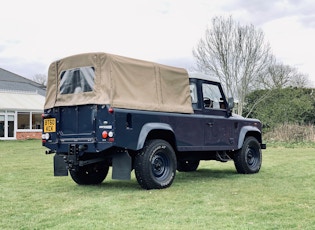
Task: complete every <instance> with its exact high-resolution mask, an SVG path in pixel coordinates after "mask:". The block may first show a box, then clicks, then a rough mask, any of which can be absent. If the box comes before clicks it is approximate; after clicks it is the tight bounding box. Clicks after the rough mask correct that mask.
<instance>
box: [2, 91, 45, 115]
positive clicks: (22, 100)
mask: <svg viewBox="0 0 315 230" xmlns="http://www.w3.org/2000/svg"><path fill="white" fill-rule="evenodd" d="M44 103H45V97H44V96H42V95H39V94H36V93H30V92H24V93H22V92H0V110H1V109H6V110H24V111H42V110H44Z"/></svg>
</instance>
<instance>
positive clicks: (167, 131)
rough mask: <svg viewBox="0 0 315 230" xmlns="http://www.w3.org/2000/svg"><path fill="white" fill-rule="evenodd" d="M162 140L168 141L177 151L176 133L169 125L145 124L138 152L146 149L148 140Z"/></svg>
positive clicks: (139, 139) (141, 132) (139, 140)
mask: <svg viewBox="0 0 315 230" xmlns="http://www.w3.org/2000/svg"><path fill="white" fill-rule="evenodd" d="M152 139H162V140H165V141H167V142H168V143H169V144H170V145H171V146H172V147H173V149H174V150H175V151H176V149H177V147H176V138H175V135H174V131H173V129H172V127H171V126H170V125H169V124H165V123H147V124H145V125H144V126H143V127H142V129H141V131H140V134H139V137H138V143H137V150H139V149H142V148H143V147H144V143H145V141H146V140H152Z"/></svg>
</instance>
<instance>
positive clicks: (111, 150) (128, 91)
mask: <svg viewBox="0 0 315 230" xmlns="http://www.w3.org/2000/svg"><path fill="white" fill-rule="evenodd" d="M170 80H171V81H174V82H176V83H177V84H179V86H183V87H182V88H178V89H177V93H176V91H175V90H174V89H173V87H174V84H169V82H168V81H170ZM144 82H145V87H143V83H144ZM140 89H141V90H140ZM171 94H174V96H172V95H171ZM170 99H171V100H170ZM174 101H175V103H174ZM163 112H166V113H168V114H169V113H170V112H173V115H174V114H175V113H176V112H179V113H184V114H189V113H192V107H191V101H190V93H189V79H188V74H187V72H186V71H185V70H184V69H178V68H175V67H167V66H163V65H159V64H156V63H151V62H146V61H141V60H135V59H131V58H125V57H121V56H117V55H111V54H106V53H90V54H80V55H75V56H71V57H67V58H64V59H61V60H58V61H55V62H53V63H52V64H51V65H50V67H49V73H48V84H47V94H46V102H45V109H44V114H43V127H44V128H43V134H42V143H43V146H45V147H47V148H48V149H49V150H48V151H47V153H54V154H55V156H54V174H55V176H66V175H68V172H70V175H71V177H72V179H73V180H74V181H75V182H76V183H78V184H98V183H101V182H102V181H103V180H104V179H105V177H106V176H107V173H108V169H109V167H110V166H112V178H113V179H124V180H125V179H126V180H127V179H130V172H131V170H132V167H133V162H134V161H135V159H139V157H138V158H137V157H136V155H137V154H139V150H141V149H143V148H145V146H147V142H146V138H147V136H150V135H151V134H152V132H151V134H149V132H150V131H151V130H152V129H153V128H156V127H157V128H158V129H160V128H161V127H159V125H157V124H159V123H158V122H159V119H160V115H159V114H160V113H163ZM162 128H163V127H162ZM164 136H165V135H164ZM159 143H160V142H159ZM174 159H175V158H174ZM174 159H172V170H169V171H167V170H164V169H166V168H165V167H162V166H161V164H160V163H161V162H160V161H159V160H160V158H157V159H156V160H155V163H154V167H155V173H154V175H153V176H152V177H153V179H156V178H158V179H159V180H157V183H156V184H154V185H153V186H146V185H143V184H144V183H143V179H142V178H143V176H141V177H140V176H138V178H137V179H138V182H139V184H140V185H143V186H142V187H144V188H147V189H150V188H164V187H168V186H170V184H171V182H172V180H173V179H174V176H175V173H174V171H176V160H174ZM148 164H149V165H150V163H148ZM150 167H151V165H150ZM135 168H136V172H139V171H140V173H138V174H137V175H140V174H141V175H142V174H146V173H142V171H144V168H143V167H142V166H141V167H139V166H138V167H135ZM164 174H167V176H165V175H164ZM145 177H146V176H145ZM168 177H170V178H168ZM161 178H163V180H161ZM164 181H167V183H164ZM148 183H149V184H150V185H151V184H152V183H150V182H148Z"/></svg>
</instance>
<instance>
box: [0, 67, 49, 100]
mask: <svg viewBox="0 0 315 230" xmlns="http://www.w3.org/2000/svg"><path fill="white" fill-rule="evenodd" d="M0 91H23V92H32V93H37V94H40V95H42V96H45V94H46V87H45V86H43V85H41V84H38V83H36V82H34V81H32V80H29V79H27V78H24V77H22V76H19V75H17V74H14V73H11V72H10V71H7V70H5V69H2V68H0Z"/></svg>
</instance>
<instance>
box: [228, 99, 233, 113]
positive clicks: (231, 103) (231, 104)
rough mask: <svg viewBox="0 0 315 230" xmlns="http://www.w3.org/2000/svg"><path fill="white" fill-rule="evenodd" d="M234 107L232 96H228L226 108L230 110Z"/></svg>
mask: <svg viewBox="0 0 315 230" xmlns="http://www.w3.org/2000/svg"><path fill="white" fill-rule="evenodd" d="M233 108H234V98H233V97H229V98H228V110H230V111H231V110H232V109H233Z"/></svg>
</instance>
